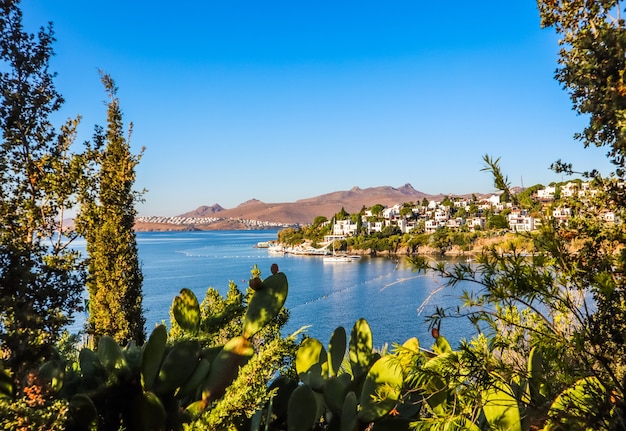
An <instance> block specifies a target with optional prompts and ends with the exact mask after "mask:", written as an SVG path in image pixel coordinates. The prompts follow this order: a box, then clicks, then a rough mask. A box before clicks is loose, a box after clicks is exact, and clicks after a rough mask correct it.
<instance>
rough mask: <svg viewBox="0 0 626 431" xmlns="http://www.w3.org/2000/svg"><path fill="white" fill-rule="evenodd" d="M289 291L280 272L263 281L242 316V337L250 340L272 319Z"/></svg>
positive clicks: (284, 277)
mask: <svg viewBox="0 0 626 431" xmlns="http://www.w3.org/2000/svg"><path fill="white" fill-rule="evenodd" d="M288 291H289V287H288V283H287V277H286V276H285V274H283V273H282V272H279V273H277V274H274V275H270V276H269V277H267V278H266V279H265V280H263V288H262V289H259V290H257V291H256V292H254V294H253V295H252V298H251V299H250V303H249V304H248V309H247V310H246V314H245V316H244V323H243V336H244V337H245V338H250V337H252V336H253V335H254V334H256V333H257V332H259V331H260V330H261V329H262V328H263V327H264V326H265V325H267V324H268V323H269V322H270V321H272V319H274V318H275V317H276V316H277V315H278V313H279V312H280V310H281V309H282V308H283V305H284V304H285V300H286V299H287V293H288Z"/></svg>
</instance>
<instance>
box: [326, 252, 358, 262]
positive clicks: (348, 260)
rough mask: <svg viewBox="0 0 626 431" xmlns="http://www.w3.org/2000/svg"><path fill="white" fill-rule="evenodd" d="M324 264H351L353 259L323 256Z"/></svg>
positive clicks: (341, 256)
mask: <svg viewBox="0 0 626 431" xmlns="http://www.w3.org/2000/svg"><path fill="white" fill-rule="evenodd" d="M323 259H324V262H325V263H326V262H328V263H333V262H352V261H353V260H354V259H353V258H352V257H350V256H343V255H337V254H335V255H330V256H324V257H323Z"/></svg>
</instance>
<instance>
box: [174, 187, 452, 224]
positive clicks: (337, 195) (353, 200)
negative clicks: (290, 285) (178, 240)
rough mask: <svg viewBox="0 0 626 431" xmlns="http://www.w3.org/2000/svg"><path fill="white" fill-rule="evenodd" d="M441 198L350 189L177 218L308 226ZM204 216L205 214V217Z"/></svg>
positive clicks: (408, 192)
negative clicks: (324, 219) (340, 215)
mask: <svg viewBox="0 0 626 431" xmlns="http://www.w3.org/2000/svg"><path fill="white" fill-rule="evenodd" d="M443 197H444V195H428V194H426V193H423V192H420V191H418V190H415V189H414V188H413V186H411V184H405V185H403V186H402V187H399V188H394V187H389V186H381V187H371V188H366V189H361V188H359V187H353V188H351V189H350V190H346V191H337V192H332V193H327V194H324V195H320V196H316V197H312V198H306V199H300V200H297V201H296V202H283V203H265V202H261V201H259V200H257V199H251V200H249V201H246V202H244V203H242V204H240V205H239V206H237V207H235V208H232V209H224V208H222V207H220V206H219V205H217V204H216V205H213V206H212V207H206V206H202V207H199V208H197V209H195V210H193V211H190V212H187V213H184V214H181V215H180V217H211V216H214V217H222V218H234V219H247V220H259V221H269V222H278V223H284V224H308V223H311V222H312V221H313V219H314V218H315V217H317V216H325V217H327V218H331V217H332V216H333V215H334V214H336V213H338V212H339V211H340V210H341V208H344V209H345V210H346V211H347V212H349V213H356V212H359V211H360V210H361V208H362V207H363V206H365V207H366V208H369V207H372V206H374V205H376V204H381V205H384V206H392V205H395V204H398V203H403V202H415V201H421V200H423V199H424V198H426V199H428V200H433V199H436V200H441V199H443ZM215 207H219V208H220V210H219V211H215V212H213V213H210V214H208V213H207V210H206V209H207V208H215ZM207 214H208V215H207Z"/></svg>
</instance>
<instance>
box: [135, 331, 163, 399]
mask: <svg viewBox="0 0 626 431" xmlns="http://www.w3.org/2000/svg"><path fill="white" fill-rule="evenodd" d="M166 343H167V328H166V327H165V325H158V326H156V327H155V328H154V329H153V330H152V333H151V334H150V338H148V341H147V342H146V343H145V344H144V346H143V352H142V355H141V385H142V387H143V388H144V389H145V390H152V389H153V388H154V383H155V381H156V378H157V376H158V375H159V369H160V368H161V362H162V360H163V354H164V353H165V345H166Z"/></svg>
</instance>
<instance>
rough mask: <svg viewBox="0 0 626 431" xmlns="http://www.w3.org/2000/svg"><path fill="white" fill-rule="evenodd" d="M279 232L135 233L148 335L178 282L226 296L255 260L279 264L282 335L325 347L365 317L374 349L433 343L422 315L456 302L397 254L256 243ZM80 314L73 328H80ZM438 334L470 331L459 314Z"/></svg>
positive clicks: (456, 336)
mask: <svg viewBox="0 0 626 431" xmlns="http://www.w3.org/2000/svg"><path fill="white" fill-rule="evenodd" d="M276 234H277V231H208V232H140V233H138V234H137V243H138V247H139V258H140V261H141V264H142V270H143V275H144V284H143V293H144V307H145V309H146V325H147V329H148V333H149V332H150V330H151V329H150V328H152V327H153V326H154V325H155V324H158V323H161V322H163V321H165V323H166V324H169V307H170V305H171V303H172V300H173V298H174V296H175V295H176V294H177V293H178V292H179V291H180V290H181V289H182V288H184V287H186V288H189V289H191V290H192V291H193V292H194V293H195V294H196V296H197V297H198V299H199V300H200V301H201V300H202V298H203V297H204V294H205V292H206V290H207V288H209V287H213V288H215V289H217V290H218V291H219V292H220V293H222V294H225V293H226V292H227V291H228V283H229V280H233V281H234V282H235V283H236V284H237V285H238V286H239V287H240V289H241V290H245V288H246V287H247V280H248V278H249V277H250V270H251V269H252V267H253V266H254V264H257V265H258V266H259V268H260V269H261V271H262V274H261V277H262V278H265V277H267V276H269V275H270V265H271V264H272V263H277V264H278V265H279V268H280V270H281V271H282V272H284V273H285V274H286V275H287V278H288V280H289V296H288V298H287V302H286V304H285V305H286V307H287V308H288V309H289V311H290V313H291V316H290V319H289V322H288V324H287V326H286V328H285V333H286V334H288V333H291V332H293V331H295V330H297V329H299V328H301V327H302V326H309V328H308V329H307V333H308V334H309V335H311V336H313V337H316V338H318V339H320V341H322V342H323V343H324V344H327V343H328V341H329V338H330V335H331V333H332V332H333V330H334V329H335V328H336V327H337V326H343V327H344V328H346V330H347V331H348V333H349V332H350V330H351V328H352V325H354V322H355V321H356V320H358V319H359V318H361V317H364V318H366V319H367V321H368V322H369V324H370V326H371V328H372V332H373V337H374V344H375V346H378V347H380V346H382V345H383V344H385V343H389V344H392V343H403V342H404V341H406V340H407V339H408V338H411V337H418V339H419V340H420V343H421V344H422V345H424V346H430V345H431V344H432V341H433V340H432V337H431V336H430V331H429V330H428V325H427V323H425V317H426V316H427V315H429V314H431V313H432V312H433V311H434V308H435V306H440V307H446V306H450V305H455V304H457V303H458V300H457V299H456V297H457V295H458V293H459V290H454V291H450V290H448V289H442V281H441V280H440V279H439V278H438V277H436V276H434V275H424V274H417V273H415V272H413V271H412V270H411V267H410V266H409V265H408V264H407V263H406V262H405V261H404V259H403V258H394V259H390V258H384V257H376V258H371V257H363V258H361V259H358V260H355V261H354V262H351V263H333V264H329V263H324V262H323V261H322V258H321V257H316V256H294V255H284V256H283V255H276V254H270V253H269V252H268V251H267V249H262V248H255V247H254V246H255V245H256V244H257V243H258V242H260V241H269V240H273V239H276ZM83 321H84V316H78V319H77V322H76V324H75V325H73V326H72V327H71V330H73V331H76V330H78V329H80V327H81V325H82V322H83ZM441 332H442V335H444V336H446V337H447V338H448V339H449V340H450V341H451V342H452V343H454V344H456V341H458V340H460V339H461V338H464V337H465V338H468V337H469V336H471V335H472V331H471V327H470V325H469V324H468V323H467V322H466V321H465V320H464V319H450V320H447V321H445V322H444V324H443V325H442V331H441Z"/></svg>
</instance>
